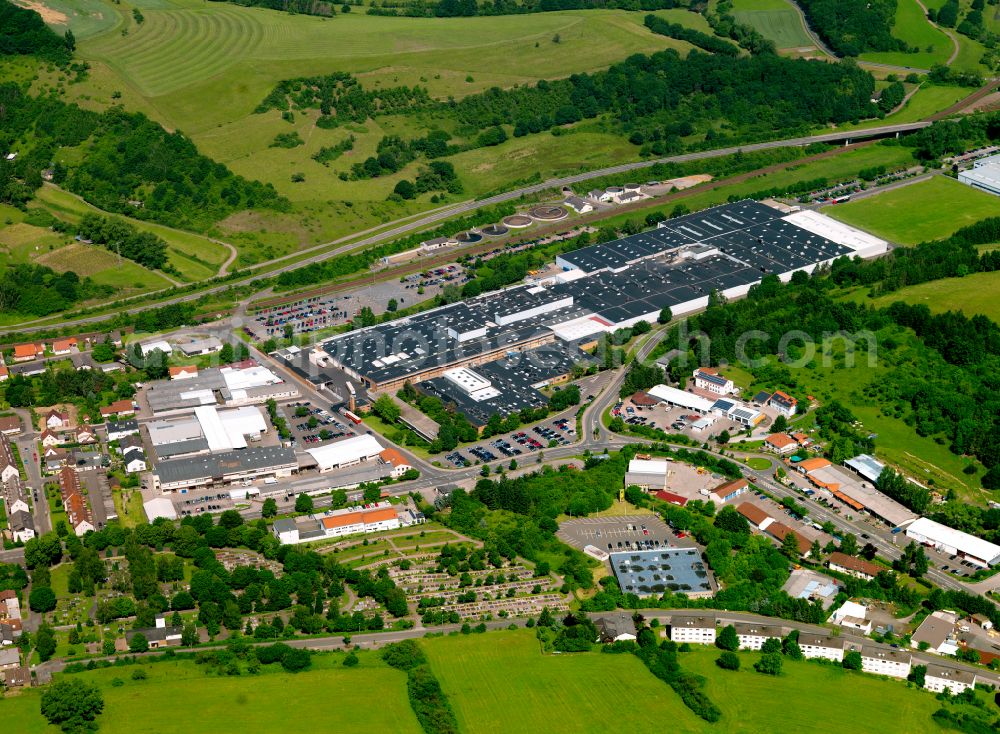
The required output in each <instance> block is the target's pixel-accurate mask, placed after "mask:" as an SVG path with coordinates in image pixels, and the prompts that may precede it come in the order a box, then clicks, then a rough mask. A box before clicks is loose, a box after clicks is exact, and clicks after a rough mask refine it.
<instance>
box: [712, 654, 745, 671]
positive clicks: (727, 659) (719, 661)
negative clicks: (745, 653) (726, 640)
mask: <svg viewBox="0 0 1000 734" xmlns="http://www.w3.org/2000/svg"><path fill="white" fill-rule="evenodd" d="M715 664H716V665H718V666H719V667H720V668H722V669H723V670H739V669H740V656H739V655H737V654H736V653H735V652H730V651H729V650H726V651H725V652H724V653H722V654H721V655H719V657H717V658H716V659H715Z"/></svg>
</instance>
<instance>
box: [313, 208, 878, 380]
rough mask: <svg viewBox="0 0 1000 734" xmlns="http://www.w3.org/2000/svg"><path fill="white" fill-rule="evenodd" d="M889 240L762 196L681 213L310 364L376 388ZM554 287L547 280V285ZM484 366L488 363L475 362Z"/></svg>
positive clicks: (610, 325) (379, 328)
mask: <svg viewBox="0 0 1000 734" xmlns="http://www.w3.org/2000/svg"><path fill="white" fill-rule="evenodd" d="M886 247H887V243H886V242H884V241H883V240H879V239H877V238H874V237H871V236H869V235H866V234H864V233H863V232H859V231H858V230H855V229H853V228H851V227H848V226H847V225H843V224H841V223H839V222H835V221H833V220H831V219H829V218H827V217H825V216H823V215H821V214H817V213H815V212H796V213H794V214H790V215H786V214H784V213H783V212H780V211H778V210H777V209H773V208H771V207H768V206H765V205H763V204H760V203H757V202H753V201H742V202H736V203H731V204H724V205H722V206H718V207H714V208H712V209H708V210H706V211H703V212H698V213H696V214H691V215H687V216H684V217H677V218H675V219H671V220H669V221H667V222H662V223H661V224H660V226H659V227H658V228H657V229H655V230H652V231H650V232H642V233H639V234H636V235H632V236H629V237H625V238H623V239H620V240H615V241H613V242H607V243H602V244H598V245H593V246H591V247H584V248H581V249H579V250H574V251H572V252H570V253H566V254H563V255H560V256H559V257H558V258H557V260H556V264H557V265H558V266H559V267H561V268H562V269H563V271H564V272H563V273H561V274H559V275H557V276H555V277H554V278H552V282H551V284H550V285H546V286H542V285H537V284H533V285H526V286H517V287H513V288H509V289H506V290H503V291H499V292H496V293H489V294H486V295H483V296H480V297H478V298H474V299H471V300H469V301H465V302H462V303H456V304H450V305H447V306H442V307H440V308H437V309H432V310H430V311H426V312H424V313H421V314H416V315H413V316H408V317H405V318H402V319H399V320H398V321H394V322H391V323H388V324H379V325H376V326H371V327H367V328H365V329H358V330H356V331H352V332H349V333H347V334H342V335H339V336H336V337H333V338H331V339H329V340H328V341H326V342H325V343H323V344H322V345H320V346H319V347H317V351H315V352H314V354H313V355H311V356H310V360H312V361H315V362H317V363H319V362H320V361H323V362H324V363H327V362H329V363H332V364H333V366H335V367H337V368H339V369H342V370H343V371H344V372H345V373H347V375H349V376H350V377H351V378H353V379H355V380H357V381H358V382H360V383H362V384H363V385H364V386H365V387H367V388H369V389H371V390H398V389H399V388H400V387H402V385H403V383H404V382H407V381H409V382H411V383H414V384H416V383H420V382H423V381H425V380H431V379H434V378H439V377H443V376H444V374H445V373H446V372H449V371H450V370H454V369H456V368H461V367H471V368H477V367H480V366H482V365H484V364H486V363H490V362H494V361H496V360H498V359H500V358H502V357H505V356H509V355H510V354H511V353H515V352H525V351H528V350H532V349H536V348H537V347H540V346H543V345H546V344H551V343H553V342H555V341H557V340H558V341H562V342H566V343H571V344H576V345H580V344H583V343H585V341H586V340H589V341H593V339H594V338H595V336H599V335H600V334H601V333H604V332H611V331H614V330H616V329H620V328H625V327H630V326H632V325H634V324H636V323H638V322H640V321H647V322H654V321H655V320H656V318H657V316H658V315H659V314H660V311H661V310H662V309H663V308H665V307H669V308H671V310H672V311H673V313H674V314H675V315H679V314H685V313H691V312H693V311H695V310H698V309H701V308H704V307H705V306H706V305H707V304H708V298H709V295H710V294H711V293H712V292H718V293H720V294H722V295H723V296H725V297H727V298H734V297H739V296H742V295H745V294H746V293H747V292H748V291H749V289H750V287H751V286H752V285H754V284H756V283H758V282H759V281H760V279H761V278H762V277H763V275H765V274H776V275H779V276H780V277H781V278H782V279H784V280H788V279H789V278H791V274H792V273H793V272H795V271H797V270H802V271H806V272H811V271H812V270H813V269H815V268H816V267H817V266H818V265H820V264H824V263H830V262H833V260H835V259H836V258H838V257H843V256H854V255H860V256H862V257H870V256H873V255H876V254H880V253H882V252H885V250H886ZM546 282H547V283H548V281H546ZM477 371H479V370H477Z"/></svg>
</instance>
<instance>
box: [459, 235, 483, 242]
mask: <svg viewBox="0 0 1000 734" xmlns="http://www.w3.org/2000/svg"><path fill="white" fill-rule="evenodd" d="M455 239H456V240H458V241H459V242H464V243H466V244H469V243H471V242H479V241H481V240H482V239H483V236H482V235H481V234H479V232H459V233H458V234H457V235H455Z"/></svg>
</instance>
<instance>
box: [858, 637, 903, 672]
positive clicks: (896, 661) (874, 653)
mask: <svg viewBox="0 0 1000 734" xmlns="http://www.w3.org/2000/svg"><path fill="white" fill-rule="evenodd" d="M910 660H911V657H910V653H908V652H903V651H902V650H894V649H892V648H889V647H875V646H874V645H862V646H861V670H863V671H864V672H866V673H873V674H874V675H888V676H890V677H892V678H905V677H906V676H908V675H909V674H910Z"/></svg>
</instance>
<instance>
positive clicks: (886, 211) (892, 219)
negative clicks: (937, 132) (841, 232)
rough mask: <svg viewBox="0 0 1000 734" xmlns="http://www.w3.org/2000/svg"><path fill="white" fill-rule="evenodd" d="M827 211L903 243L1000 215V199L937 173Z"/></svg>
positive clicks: (925, 239)
mask: <svg viewBox="0 0 1000 734" xmlns="http://www.w3.org/2000/svg"><path fill="white" fill-rule="evenodd" d="M823 213H824V214H828V215H829V216H832V217H834V218H835V219H839V220H841V221H843V222H846V223H847V224H852V225H854V226H856V227H860V228H861V229H864V230H868V231H870V232H872V233H873V234H876V235H878V236H879V237H884V238H886V239H888V240H890V241H892V242H896V243H899V244H903V245H915V244H917V243H918V242H924V241H927V240H934V239H940V238H942V237H947V236H949V235H950V234H952V233H953V232H954V231H955V230H957V229H960V228H961V227H964V226H965V225H967V224H972V223H973V222H977V221H979V220H980V219H984V218H985V217H995V216H1000V198H997V197H996V196H992V195H990V194H987V193H985V192H983V191H977V190H976V189H973V188H972V187H970V186H966V185H964V184H960V183H959V182H958V181H955V180H954V179H950V178H946V177H944V176H934V177H933V178H931V179H930V180H929V181H921V182H918V183H914V184H910V185H909V186H903V187H901V188H898V189H893V190H891V191H886V192H885V193H882V194H877V195H875V196H870V197H867V198H865V199H860V200H858V201H852V202H849V203H847V204H838V205H837V206H833V207H828V208H826V209H824V210H823Z"/></svg>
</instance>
